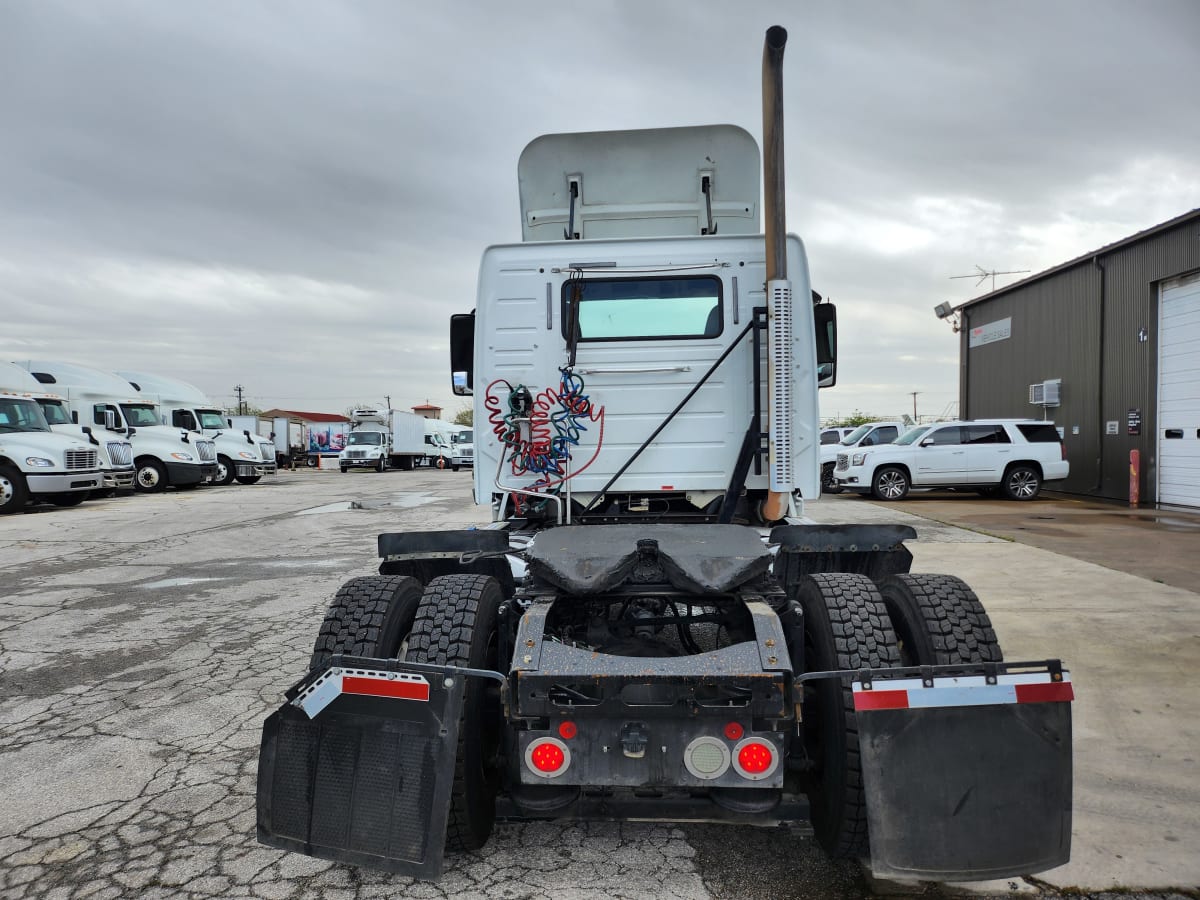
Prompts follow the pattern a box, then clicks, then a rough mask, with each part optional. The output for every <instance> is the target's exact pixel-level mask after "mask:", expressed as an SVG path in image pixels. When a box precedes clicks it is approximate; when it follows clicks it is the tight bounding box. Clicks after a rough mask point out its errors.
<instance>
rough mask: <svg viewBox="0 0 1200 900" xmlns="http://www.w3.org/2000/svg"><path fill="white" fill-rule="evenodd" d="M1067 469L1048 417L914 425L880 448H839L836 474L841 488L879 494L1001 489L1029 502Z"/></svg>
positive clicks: (899, 495) (895, 497)
mask: <svg viewBox="0 0 1200 900" xmlns="http://www.w3.org/2000/svg"><path fill="white" fill-rule="evenodd" d="M1068 474H1070V464H1069V463H1068V462H1067V454H1066V448H1065V447H1064V446H1063V442H1062V437H1061V436H1060V435H1059V433H1058V429H1057V428H1056V427H1055V426H1054V423H1053V422H1041V421H1037V420H1034V419H986V420H985V419H981V420H977V421H970V422H939V423H938V424H936V425H929V426H921V427H918V428H914V429H913V430H912V431H910V432H908V433H907V434H904V435H902V436H901V437H900V438H899V439H898V440H896V441H895V442H894V443H891V444H887V445H885V446H882V447H872V448H865V447H861V446H860V447H859V448H856V449H847V450H845V451H844V452H839V453H838V458H837V466H836V468H835V469H834V475H835V477H836V478H837V483H838V484H839V485H841V486H842V487H843V488H846V489H848V490H852V491H858V492H860V493H871V494H873V495H874V496H875V497H876V499H879V500H902V499H904V497H906V496H907V495H908V491H909V489H910V488H933V487H937V488H947V487H955V488H962V487H969V488H974V489H975V490H977V491H978V492H979V493H981V494H983V495H985V496H991V495H993V494H995V493H996V492H997V491H1000V492H1002V493H1003V494H1004V496H1005V497H1007V498H1008V499H1010V500H1033V499H1034V498H1035V497H1037V495H1038V494H1039V493H1040V492H1041V489H1042V484H1044V483H1045V482H1047V481H1061V480H1062V479H1064V478H1066V477H1067V475H1068Z"/></svg>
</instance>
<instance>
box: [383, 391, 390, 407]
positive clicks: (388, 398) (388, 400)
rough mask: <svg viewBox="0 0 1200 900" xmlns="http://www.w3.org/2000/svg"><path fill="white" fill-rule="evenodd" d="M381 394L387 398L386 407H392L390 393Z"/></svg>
mask: <svg viewBox="0 0 1200 900" xmlns="http://www.w3.org/2000/svg"><path fill="white" fill-rule="evenodd" d="M383 396H384V399H386V400H387V408H388V409H391V408H392V395H391V394H384V395H383Z"/></svg>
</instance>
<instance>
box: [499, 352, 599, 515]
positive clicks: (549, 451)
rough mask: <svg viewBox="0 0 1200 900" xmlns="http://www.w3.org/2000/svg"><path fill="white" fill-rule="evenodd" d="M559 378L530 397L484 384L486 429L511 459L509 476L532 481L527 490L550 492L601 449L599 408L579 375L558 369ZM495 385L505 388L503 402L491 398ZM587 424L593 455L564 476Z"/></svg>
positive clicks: (517, 390) (502, 382) (515, 389)
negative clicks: (593, 426)
mask: <svg viewBox="0 0 1200 900" xmlns="http://www.w3.org/2000/svg"><path fill="white" fill-rule="evenodd" d="M559 374H560V379H559V384H558V387H557V389H556V388H546V389H545V390H544V391H542V392H541V393H539V394H538V395H537V396H536V397H534V396H532V395H531V392H530V391H529V389H528V388H527V387H525V385H523V384H519V385H517V386H515V387H514V386H513V385H512V384H511V383H510V382H509V381H507V380H506V379H503V378H497V379H496V380H495V381H493V382H492V383H491V384H489V385H488V386H487V390H486V392H485V394H484V408H485V409H486V410H487V413H488V424H489V425H491V427H492V433H493V434H495V435H496V438H497V439H498V440H499V441H500V444H501V445H502V446H503V447H504V448H506V449H507V450H508V452H509V453H510V454H511V460H510V463H509V465H510V468H511V470H512V474H513V475H515V476H517V477H522V476H525V475H536V476H537V479H536V480H535V481H534V482H533V484H531V485H529V487H528V488H527V490H532V491H538V492H546V493H551V492H554V489H556V488H559V487H561V486H562V485H563V483H564V482H566V481H568V480H570V479H571V478H574V477H575V476H576V475H579V474H580V473H581V472H583V471H584V470H585V469H587V468H588V466H590V465H591V464H592V463H594V462H595V461H596V457H598V456H599V455H600V448H601V446H602V445H603V444H604V407H602V406H601V407H599V408H597V407H596V406H594V405H593V404H592V401H591V399H590V398H589V397H588V395H587V394H586V393H584V383H583V378H582V377H581V376H579V375H577V374H575V373H574V372H572V371H571V370H570V368H566V367H564V368H561V369H559ZM500 385H502V386H504V387H506V388H507V389H508V396H507V397H505V398H501V397H500V396H499V395H498V394H497V393H496V388H497V386H500ZM592 423H595V424H596V426H597V437H596V450H595V452H594V453H593V454H592V456H591V458H590V459H589V460H588V461H587V462H586V463H584V464H583V465H582V466H580V467H579V468H578V469H575V470H574V471H568V468H567V462H568V461H569V460H571V459H574V457H573V455H572V450H573V448H575V447H577V446H578V445H579V442H580V439H581V437H582V436H583V433H584V432H586V431H588V430H590V429H589V425H590V424H592ZM513 500H514V503H515V505H516V507H517V510H518V512H520V509H521V500H520V495H516V494H514V495H513Z"/></svg>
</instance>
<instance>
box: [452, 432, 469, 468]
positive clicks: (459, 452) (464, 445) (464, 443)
mask: <svg viewBox="0 0 1200 900" xmlns="http://www.w3.org/2000/svg"><path fill="white" fill-rule="evenodd" d="M474 465H475V431H474V429H472V428H466V427H464V428H463V429H462V430H461V431H456V432H454V433H453V434H451V435H450V468H452V469H453V470H454V471H455V472H457V471H458V470H459V469H461V468H463V467H464V466H467V467H474Z"/></svg>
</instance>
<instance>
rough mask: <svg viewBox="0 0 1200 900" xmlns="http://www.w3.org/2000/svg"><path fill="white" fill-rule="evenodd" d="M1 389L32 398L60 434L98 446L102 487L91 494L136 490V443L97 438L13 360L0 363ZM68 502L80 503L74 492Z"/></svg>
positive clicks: (92, 430)
mask: <svg viewBox="0 0 1200 900" xmlns="http://www.w3.org/2000/svg"><path fill="white" fill-rule="evenodd" d="M0 389H3V390H7V391H9V392H12V393H16V394H20V395H22V396H29V397H32V398H33V399H34V400H35V401H36V402H37V404H38V406H40V407H41V408H42V415H43V416H45V417H46V424H48V425H49V426H50V430H51V431H54V432H56V433H58V434H65V435H67V436H69V437H72V438H76V439H79V440H82V441H84V442H85V443H87V444H89V445H91V446H92V447H94V448H95V450H96V454H97V459H98V462H99V465H100V476H101V479H102V480H101V486H100V488H99V490H97V491H95V492H93V494H92V496H96V495H103V494H105V493H110V492H113V491H118V490H133V475H134V472H133V445H132V444H130V443H129V441H127V440H125V439H124V438H121V437H118V436H116V435H112V436H109V437H106V438H105V440H103V441H102V440H99V439H98V438H97V437H96V431H95V429H93V428H92V426H90V425H78V424H76V423H75V422H74V421H72V419H71V411H70V409H69V408H68V406H67V401H66V400H65V399H64V398H63V397H61V396H59V395H58V394H55V393H53V392H51V391H47V390H46V388H45V387H44V386H43V385H42V383H41V382H39V381H38V380H37V379H36V378H34V377H33V376H32V375H31V374H29V372H27V371H26V370H25V369H22V368H21V367H20V366H18V365H16V364H14V363H10V362H0ZM65 499H67V500H68V502H69V503H71V504H74V503H77V502H80V500H81V498H76V497H75V496H74V495H72V496H71V497H69V498H65Z"/></svg>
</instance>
